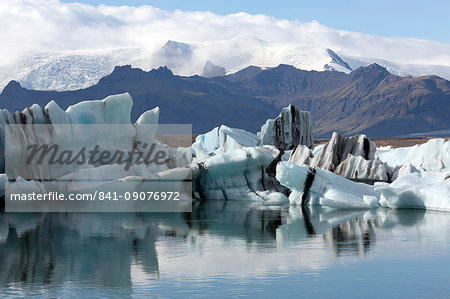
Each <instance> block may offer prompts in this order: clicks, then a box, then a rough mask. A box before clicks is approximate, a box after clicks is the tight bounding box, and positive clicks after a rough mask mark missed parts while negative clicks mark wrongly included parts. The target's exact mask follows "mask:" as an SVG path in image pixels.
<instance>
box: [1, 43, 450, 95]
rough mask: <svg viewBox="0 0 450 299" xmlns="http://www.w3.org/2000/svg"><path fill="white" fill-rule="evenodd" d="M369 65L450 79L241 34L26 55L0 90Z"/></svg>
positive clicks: (448, 74)
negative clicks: (157, 74) (128, 71)
mask: <svg viewBox="0 0 450 299" xmlns="http://www.w3.org/2000/svg"><path fill="white" fill-rule="evenodd" d="M372 63H377V64H379V65H382V66H384V67H386V68H387V69H388V70H389V71H390V72H391V73H393V74H397V75H402V76H407V75H412V76H421V75H430V74H435V75H439V76H441V77H443V78H446V79H450V65H414V64H396V63H393V62H390V61H386V60H381V59H374V58H370V57H354V56H349V55H347V54H346V53H345V52H340V51H336V50H334V49H330V48H327V47H324V46H320V47H319V46H314V45H312V44H303V43H298V42H292V43H274V42H267V41H264V40H261V39H258V38H255V37H253V36H250V35H245V34H242V35H239V36H236V37H233V38H230V39H226V40H218V41H209V42H196V43H193V42H191V43H184V42H179V41H173V40H170V41H167V42H165V43H162V44H157V45H155V46H154V47H153V48H124V49H115V50H103V51H99V50H98V51H84V52H83V51H69V52H47V53H31V54H27V55H25V56H23V57H21V58H19V59H18V60H17V61H13V62H11V63H10V64H8V65H2V66H1V67H0V90H1V88H3V87H4V86H5V85H6V84H7V83H8V82H9V81H10V80H15V81H18V82H20V83H21V85H22V86H23V87H26V88H29V89H36V90H60V91H63V90H77V89H81V88H87V87H89V86H92V85H94V84H96V83H97V82H98V80H100V78H102V77H104V76H106V75H108V74H110V73H111V72H112V71H113V70H114V67H115V66H116V65H128V64H129V65H131V66H133V67H135V68H140V69H143V70H151V69H153V68H158V67H160V66H167V67H168V68H169V69H170V70H171V71H172V72H173V73H174V74H177V75H182V76H192V75H202V76H206V77H214V76H220V75H225V74H232V73H235V72H237V71H239V70H241V69H243V68H245V67H247V66H249V65H257V66H260V67H276V66H278V65H280V64H289V65H292V66H294V67H296V68H299V69H303V70H316V71H325V70H326V71H339V72H345V73H350V72H351V71H352V70H355V69H357V68H359V67H361V66H368V65H370V64H372Z"/></svg>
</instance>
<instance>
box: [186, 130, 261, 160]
mask: <svg viewBox="0 0 450 299" xmlns="http://www.w3.org/2000/svg"><path fill="white" fill-rule="evenodd" d="M259 144H260V139H259V137H258V136H257V135H255V134H253V133H250V132H247V131H245V130H241V129H234V128H230V127H227V126H224V125H222V126H220V127H215V128H214V129H212V130H211V131H209V132H207V133H206V134H202V135H199V136H197V137H196V138H195V142H194V144H192V154H193V155H194V156H195V157H196V158H197V159H199V160H204V159H207V158H209V157H211V156H214V155H218V154H222V153H226V152H230V151H232V150H235V149H241V148H243V147H254V146H257V145H259Z"/></svg>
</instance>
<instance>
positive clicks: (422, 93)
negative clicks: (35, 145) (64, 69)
mask: <svg viewBox="0 0 450 299" xmlns="http://www.w3.org/2000/svg"><path fill="white" fill-rule="evenodd" d="M123 92H129V93H130V94H131V95H132V97H133V99H134V101H135V104H134V108H133V111H132V119H133V120H135V119H136V117H137V115H139V114H140V113H142V112H143V111H145V110H147V109H151V108H153V107H154V106H159V107H160V108H161V123H192V124H193V131H194V133H203V132H206V131H208V130H210V129H212V128H213V127H214V126H217V125H221V124H226V125H228V126H231V127H239V128H243V129H246V130H249V131H252V132H256V131H257V130H258V129H259V128H260V126H261V125H262V124H263V123H264V122H265V120H266V119H268V118H273V117H275V116H276V115H278V113H279V110H280V109H281V108H282V107H284V106H287V105H288V104H294V105H295V106H296V107H297V108H298V109H300V110H307V111H310V112H311V115H312V121H313V126H314V133H315V136H316V137H328V136H329V135H330V134H331V132H332V131H338V132H340V133H342V134H344V135H350V134H356V133H366V134H368V135H369V136H370V137H390V136H402V135H407V134H415V133H420V132H429V131H438V130H446V129H448V128H450V119H449V118H448V115H450V82H449V81H447V80H445V79H443V78H440V77H438V76H423V77H400V76H396V75H392V74H390V73H389V72H388V71H387V70H386V68H384V67H381V66H379V65H377V64H373V65H370V66H368V67H360V68H358V69H356V70H354V71H353V72H351V73H350V74H345V73H342V72H329V71H321V72H319V71H305V70H300V69H297V68H295V67H293V66H289V65H283V64H281V65H279V66H277V67H273V68H260V67H256V66H249V67H247V68H245V69H243V70H241V71H238V72H236V73H234V74H230V75H226V76H219V77H211V78H206V77H201V76H198V75H195V76H190V77H185V76H178V75H174V74H173V72H172V71H171V70H170V69H169V68H167V67H160V68H157V69H153V70H151V71H143V70H141V69H138V68H132V67H131V66H130V65H127V66H116V67H115V68H114V70H113V72H112V73H111V74H109V75H107V76H105V77H103V78H101V79H100V80H99V82H98V83H97V84H96V85H94V86H91V87H88V88H85V89H80V90H76V91H64V92H58V91H35V90H28V89H26V88H23V87H21V85H20V84H19V83H18V82H16V81H11V82H10V83H9V84H8V85H7V86H6V87H5V89H4V91H3V92H2V93H1V94H0V105H1V107H2V108H8V109H9V110H10V111H15V110H22V109H23V108H25V107H28V106H31V104H33V103H35V102H37V103H38V104H40V105H41V106H44V105H45V104H47V102H49V101H50V100H55V101H56V102H57V103H58V104H59V105H60V106H61V107H62V108H63V109H65V108H67V106H69V105H71V104H74V103H75V102H78V101H80V100H88V99H102V98H104V97H106V96H107V95H110V94H116V93H123Z"/></svg>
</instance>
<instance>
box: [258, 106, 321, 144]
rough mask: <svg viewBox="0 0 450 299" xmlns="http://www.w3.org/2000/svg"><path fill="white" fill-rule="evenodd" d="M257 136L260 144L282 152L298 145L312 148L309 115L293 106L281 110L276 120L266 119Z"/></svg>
mask: <svg viewBox="0 0 450 299" xmlns="http://www.w3.org/2000/svg"><path fill="white" fill-rule="evenodd" d="M258 136H259V137H260V138H261V144H267V145H275V146H277V147H278V148H281V149H283V150H290V149H292V148H293V147H294V146H296V145H299V144H304V145H306V146H307V147H309V148H313V147H314V142H313V138H312V126H311V115H310V113H309V112H308V111H299V110H298V109H297V108H295V107H294V106H293V105H289V106H288V107H285V108H283V109H282V110H281V113H280V115H279V116H278V117H277V118H275V119H268V120H267V121H266V123H265V124H264V125H263V126H262V127H261V131H260V132H258Z"/></svg>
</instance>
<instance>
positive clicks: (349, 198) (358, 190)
mask: <svg viewBox="0 0 450 299" xmlns="http://www.w3.org/2000/svg"><path fill="white" fill-rule="evenodd" d="M276 178H277V180H278V181H280V183H281V184H282V185H284V186H286V187H288V188H290V189H291V191H292V193H291V194H290V196H289V202H290V203H291V204H295V205H299V204H303V205H306V204H308V205H322V206H327V207H331V208H340V209H368V208H373V207H377V206H378V200H379V193H377V192H375V191H374V190H373V187H372V186H370V185H367V184H363V183H356V182H353V181H350V180H348V179H345V178H343V177H341V176H339V175H337V174H334V173H332V172H330V171H327V170H324V169H320V168H311V167H308V166H299V165H295V164H292V163H290V162H280V163H278V165H277V174H276Z"/></svg>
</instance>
